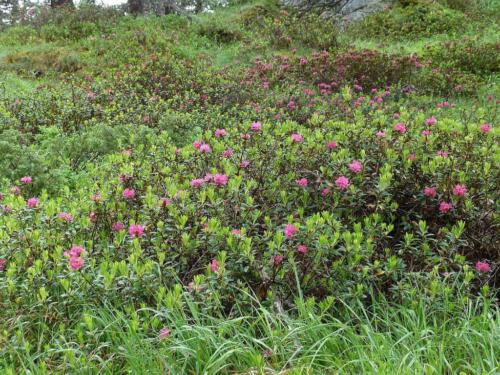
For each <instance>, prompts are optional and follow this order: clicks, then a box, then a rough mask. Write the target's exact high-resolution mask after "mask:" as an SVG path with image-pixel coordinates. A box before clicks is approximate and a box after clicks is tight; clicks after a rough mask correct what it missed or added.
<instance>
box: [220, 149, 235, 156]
mask: <svg viewBox="0 0 500 375" xmlns="http://www.w3.org/2000/svg"><path fill="white" fill-rule="evenodd" d="M222 156H224V157H225V158H230V157H231V156H233V150H230V149H227V150H224V152H223V153H222Z"/></svg>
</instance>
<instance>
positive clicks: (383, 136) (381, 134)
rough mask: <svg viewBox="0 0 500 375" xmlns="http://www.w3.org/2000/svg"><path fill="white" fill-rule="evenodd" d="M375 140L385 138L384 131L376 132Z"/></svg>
mask: <svg viewBox="0 0 500 375" xmlns="http://www.w3.org/2000/svg"><path fill="white" fill-rule="evenodd" d="M375 135H376V136H377V138H385V132H384V131H382V130H381V131H378V132H377V134H375Z"/></svg>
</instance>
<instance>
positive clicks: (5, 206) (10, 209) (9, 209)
mask: <svg viewBox="0 0 500 375" xmlns="http://www.w3.org/2000/svg"><path fill="white" fill-rule="evenodd" d="M2 210H3V212H5V213H6V214H8V213H10V212H12V208H11V207H10V206H7V205H6V204H5V205H3V206H2Z"/></svg>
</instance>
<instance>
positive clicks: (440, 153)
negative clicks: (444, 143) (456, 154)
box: [437, 150, 448, 158]
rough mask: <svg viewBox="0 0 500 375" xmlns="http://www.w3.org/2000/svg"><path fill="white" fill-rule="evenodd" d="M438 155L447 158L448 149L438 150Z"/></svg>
mask: <svg viewBox="0 0 500 375" xmlns="http://www.w3.org/2000/svg"><path fill="white" fill-rule="evenodd" d="M437 155H438V156H441V157H442V158H447V157H448V153H447V152H446V151H443V150H439V151H438V152H437Z"/></svg>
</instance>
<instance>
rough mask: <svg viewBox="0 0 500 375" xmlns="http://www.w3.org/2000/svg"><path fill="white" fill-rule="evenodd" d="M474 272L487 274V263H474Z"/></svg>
mask: <svg viewBox="0 0 500 375" xmlns="http://www.w3.org/2000/svg"><path fill="white" fill-rule="evenodd" d="M476 270H478V271H479V272H482V273H486V272H489V271H490V265H489V264H488V263H487V262H481V261H478V262H477V263H476Z"/></svg>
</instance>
